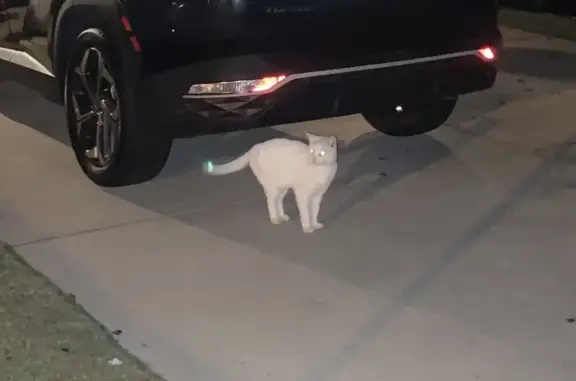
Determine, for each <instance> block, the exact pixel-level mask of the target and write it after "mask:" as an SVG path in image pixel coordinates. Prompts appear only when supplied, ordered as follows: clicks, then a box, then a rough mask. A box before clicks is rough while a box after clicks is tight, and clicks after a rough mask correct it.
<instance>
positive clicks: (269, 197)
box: [264, 186, 285, 225]
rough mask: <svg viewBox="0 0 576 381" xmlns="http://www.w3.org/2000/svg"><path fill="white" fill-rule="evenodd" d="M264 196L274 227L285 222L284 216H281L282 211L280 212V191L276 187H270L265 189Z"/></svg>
mask: <svg viewBox="0 0 576 381" xmlns="http://www.w3.org/2000/svg"><path fill="white" fill-rule="evenodd" d="M264 194H265V195H266V205H267V206H268V215H269V216H270V222H272V223H273V224H274V225H276V224H281V223H282V222H285V221H284V220H283V218H282V214H280V211H279V210H278V196H279V195H280V189H279V188H278V187H275V186H268V187H265V188H264Z"/></svg>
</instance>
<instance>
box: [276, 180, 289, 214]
mask: <svg viewBox="0 0 576 381" xmlns="http://www.w3.org/2000/svg"><path fill="white" fill-rule="evenodd" d="M286 193H288V188H280V189H279V190H278V194H277V195H276V210H278V219H279V220H280V222H288V221H290V216H288V215H287V214H286V213H285V212H284V197H286Z"/></svg>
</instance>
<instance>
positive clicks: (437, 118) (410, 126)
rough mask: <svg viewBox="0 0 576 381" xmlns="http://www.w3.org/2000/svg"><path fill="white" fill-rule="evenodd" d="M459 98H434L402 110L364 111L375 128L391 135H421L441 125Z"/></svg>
mask: <svg viewBox="0 0 576 381" xmlns="http://www.w3.org/2000/svg"><path fill="white" fill-rule="evenodd" d="M457 100H458V99H457V98H446V99H434V100H430V101H427V102H422V103H418V104H413V105H406V106H404V108H403V110H402V111H401V112H398V111H396V110H394V109H391V110H371V111H366V112H364V113H362V115H363V116H364V119H366V121H367V122H368V123H369V124H370V125H371V126H372V127H374V128H375V129H377V130H378V131H380V132H383V133H385V134H386V135H390V136H414V135H421V134H425V133H427V132H430V131H432V130H435V129H436V128H438V127H440V126H441V125H442V124H444V122H446V120H447V119H448V118H449V117H450V115H451V114H452V111H454V107H456V102H457Z"/></svg>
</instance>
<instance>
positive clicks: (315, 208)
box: [311, 193, 324, 229]
mask: <svg viewBox="0 0 576 381" xmlns="http://www.w3.org/2000/svg"><path fill="white" fill-rule="evenodd" d="M323 197H324V193H321V194H319V195H315V196H313V197H312V201H311V209H312V216H311V217H312V227H313V228H314V229H322V228H323V227H324V225H323V224H322V223H320V222H318V213H319V212H320V204H321V203H322V198H323Z"/></svg>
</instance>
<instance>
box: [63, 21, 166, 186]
mask: <svg viewBox="0 0 576 381" xmlns="http://www.w3.org/2000/svg"><path fill="white" fill-rule="evenodd" d="M120 53H121V52H120V51H119V48H117V47H115V46H114V45H113V44H111V43H110V42H109V41H107V40H106V38H105V35H104V33H103V32H102V31H101V30H99V29H86V30H84V31H83V32H81V33H80V34H79V35H78V37H77V39H76V40H75V42H74V45H73V46H72V47H71V48H70V54H69V56H68V57H69V58H68V60H67V66H66V69H65V79H64V98H65V99H64V100H65V102H64V103H65V108H66V116H67V124H68V130H69V134H70V141H71V144H72V148H73V150H74V153H75V155H76V158H77V161H78V163H79V164H80V167H81V168H82V170H83V172H84V173H85V174H86V175H87V176H88V177H89V178H90V180H92V181H93V182H94V183H96V184H98V185H100V186H103V187H118V186H124V185H130V184H137V183H141V182H144V181H147V180H150V179H152V178H154V177H155V176H157V175H158V174H159V173H160V171H161V170H162V168H163V167H164V165H165V163H166V160H167V158H168V155H169V154H170V148H171V146H172V139H171V138H169V137H168V136H163V135H162V134H160V133H159V131H158V130H157V129H155V128H154V126H147V125H146V123H145V122H142V120H140V119H139V118H138V117H137V114H136V112H135V104H134V103H135V97H134V87H135V86H134V85H133V84H132V83H130V78H131V76H129V75H126V69H125V65H123V62H121V59H120V57H121V56H122V55H121V54H120Z"/></svg>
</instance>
